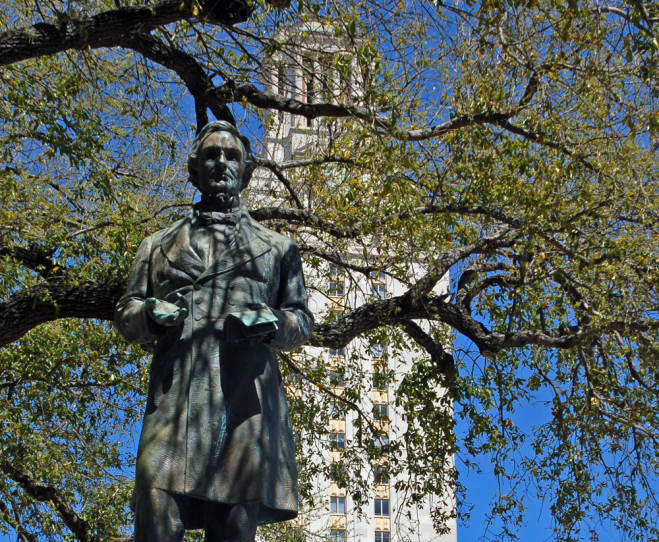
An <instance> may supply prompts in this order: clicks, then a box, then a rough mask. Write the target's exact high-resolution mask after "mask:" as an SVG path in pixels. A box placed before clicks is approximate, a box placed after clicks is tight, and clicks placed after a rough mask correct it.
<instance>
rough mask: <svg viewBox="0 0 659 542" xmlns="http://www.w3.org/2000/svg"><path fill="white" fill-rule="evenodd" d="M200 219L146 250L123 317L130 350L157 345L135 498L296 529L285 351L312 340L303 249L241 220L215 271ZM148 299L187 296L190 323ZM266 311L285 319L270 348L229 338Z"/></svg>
mask: <svg viewBox="0 0 659 542" xmlns="http://www.w3.org/2000/svg"><path fill="white" fill-rule="evenodd" d="M193 220H195V219H194V218H193V217H192V216H191V217H188V218H186V219H183V220H181V221H179V222H177V223H175V224H174V225H172V226H171V227H170V228H167V229H165V230H162V231H159V232H157V233H155V234H153V235H152V236H150V237H148V238H147V239H145V240H144V241H143V242H142V244H141V245H140V247H139V249H138V252H137V256H136V259H135V262H134V264H133V268H132V270H131V272H130V276H129V280H128V284H127V288H126V292H125V294H124V296H123V297H122V298H121V299H120V300H119V302H118V304H117V308H116V317H115V321H116V323H117V327H118V329H119V331H120V333H121V334H122V335H123V336H124V337H125V338H126V340H127V341H128V342H130V343H136V344H142V343H150V342H154V341H155V342H156V346H155V351H154V355H153V360H152V362H151V368H150V375H149V378H150V380H149V392H148V398H147V405H146V413H145V415H144V422H143V426H142V433H141V436H140V442H139V447H138V457H137V472H136V479H135V489H136V495H137V494H138V492H139V491H141V490H148V489H150V488H160V489H164V490H167V491H169V492H172V493H176V494H180V495H185V496H188V497H195V498H199V499H203V500H208V501H215V502H222V503H229V504H231V503H245V502H252V501H259V502H260V503H261V506H260V515H259V523H260V524H266V523H272V522H277V521H284V520H287V519H291V518H293V517H295V516H296V515H297V507H298V502H297V496H298V495H297V468H296V463H295V451H294V445H293V434H292V430H291V424H290V421H289V416H288V406H287V403H286V397H285V394H284V386H283V383H282V378H281V374H280V371H279V366H278V363H277V357H276V350H292V349H295V348H297V347H298V346H300V345H302V344H303V343H304V342H305V341H306V340H307V339H308V338H309V336H310V334H311V327H312V323H313V320H312V316H311V313H310V312H309V310H308V308H307V293H306V289H305V285H304V278H303V274H302V265H301V261H300V255H299V250H298V248H297V246H296V245H295V243H293V242H292V241H291V240H290V239H288V238H286V237H284V236H282V235H279V234H278V233H276V232H273V231H270V230H268V229H266V228H264V227H263V226H261V225H260V224H258V223H257V222H256V221H254V220H253V219H252V218H251V217H250V216H249V213H247V211H246V210H244V209H242V210H241V213H240V218H239V221H238V224H237V226H236V230H235V235H234V236H233V241H231V242H230V244H229V246H228V247H227V248H226V249H225V250H224V251H223V252H221V253H220V254H218V255H217V257H215V258H214V261H213V262H212V263H211V265H210V266H208V267H207V266H205V265H204V264H203V262H202V260H201V258H200V257H199V256H198V255H197V253H196V252H195V251H194V249H193V245H192V244H191V235H193V234H194V228H193ZM148 297H156V298H158V299H163V300H165V301H169V302H171V303H176V302H177V300H180V298H181V297H182V298H183V299H184V300H185V303H186V304H187V306H188V308H189V313H188V316H187V318H186V319H185V320H184V321H183V322H182V324H181V325H179V326H176V327H163V326H160V325H158V324H156V323H155V322H154V321H153V320H152V319H151V318H150V317H149V316H148V315H147V313H146V312H145V307H144V302H145V300H146V299H147V298H148ZM179 304H180V301H179ZM263 304H265V305H267V307H269V308H270V309H271V310H272V312H273V313H274V314H275V315H276V316H277V320H278V322H277V325H278V329H277V331H276V333H275V335H274V337H272V338H271V340H270V341H269V344H265V343H264V342H262V341H260V340H257V339H244V340H239V341H234V340H230V341H228V340H225V339H224V338H223V336H222V331H223V324H224V319H225V318H226V316H227V315H228V314H230V313H241V312H245V311H253V310H255V309H259V308H262V307H263Z"/></svg>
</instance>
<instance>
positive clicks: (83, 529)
mask: <svg viewBox="0 0 659 542" xmlns="http://www.w3.org/2000/svg"><path fill="white" fill-rule="evenodd" d="M0 471H2V472H4V473H5V475H6V476H7V477H8V478H10V479H11V480H13V481H14V482H16V483H17V484H18V485H20V486H21V488H23V490H24V491H25V492H26V493H27V494H28V495H30V497H32V498H33V499H36V500H37V501H40V502H48V503H50V504H51V505H52V506H53V507H54V508H55V510H56V511H57V514H58V515H59V516H60V517H61V518H62V521H64V523H65V524H66V526H67V527H68V528H69V529H70V530H71V532H72V533H73V535H74V536H75V537H76V539H77V540H79V541H80V542H100V539H99V538H98V537H96V536H93V535H91V534H90V533H89V526H88V525H87V522H86V521H85V520H84V519H82V518H81V517H80V516H79V515H78V514H77V513H76V512H75V510H74V509H73V508H72V507H71V505H70V504H69V503H67V502H66V500H65V499H64V497H63V496H62V494H61V493H60V492H59V491H58V490H57V489H55V488H54V487H52V486H45V485H41V484H38V483H37V482H35V481H34V480H33V479H32V478H31V477H30V476H29V475H28V474H26V473H25V472H22V471H20V470H19V469H17V468H16V467H14V466H13V465H12V464H11V463H9V462H8V461H5V460H2V461H0Z"/></svg>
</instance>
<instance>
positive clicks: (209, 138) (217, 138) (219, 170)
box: [188, 120, 256, 196]
mask: <svg viewBox="0 0 659 542" xmlns="http://www.w3.org/2000/svg"><path fill="white" fill-rule="evenodd" d="M255 168H256V162H255V161H254V157H253V156H252V150H251V145H250V143H249V139H247V138H246V137H245V136H243V135H241V134H240V132H239V131H238V129H237V128H236V127H235V126H234V125H233V124H230V123H228V122H226V121H223V120H220V121H214V122H209V123H208V124H207V125H206V126H204V127H203V128H202V129H201V131H200V132H199V133H198V134H197V136H196V137H195V138H194V141H193V142H192V147H191V149H190V154H189V155H188V172H189V174H190V182H191V183H192V184H193V186H195V187H196V188H197V189H198V190H199V191H201V192H202V193H207V194H212V195H215V194H225V195H229V196H235V195H238V193H240V191H242V190H243V189H244V188H245V187H246V186H247V185H248V184H249V181H250V179H251V178H252V173H253V172H254V169H255Z"/></svg>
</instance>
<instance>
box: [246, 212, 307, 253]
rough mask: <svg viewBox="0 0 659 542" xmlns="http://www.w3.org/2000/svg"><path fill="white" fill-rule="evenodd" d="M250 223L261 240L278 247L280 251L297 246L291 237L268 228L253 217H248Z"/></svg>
mask: <svg viewBox="0 0 659 542" xmlns="http://www.w3.org/2000/svg"><path fill="white" fill-rule="evenodd" d="M250 225H251V227H252V229H253V231H254V233H256V235H258V236H259V237H260V238H261V239H262V240H263V241H265V242H266V243H268V244H269V245H270V246H271V247H273V248H276V249H279V251H280V252H282V253H285V252H286V251H287V250H288V249H289V248H291V247H297V244H296V243H295V241H293V239H291V238H290V237H287V236H285V235H282V234H281V233H279V232H276V231H274V230H271V229H268V228H266V227H265V226H263V225H262V224H260V223H259V222H257V221H256V220H254V219H253V218H251V217H250Z"/></svg>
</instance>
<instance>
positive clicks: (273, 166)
mask: <svg viewBox="0 0 659 542" xmlns="http://www.w3.org/2000/svg"><path fill="white" fill-rule="evenodd" d="M258 164H259V165H260V166H261V167H264V168H266V169H269V170H270V171H272V173H274V174H275V177H277V179H278V180H279V182H280V183H281V184H283V185H284V188H285V189H286V191H287V192H288V194H289V196H290V197H291V199H292V200H293V202H294V203H295V205H296V206H297V208H298V209H302V208H303V207H304V205H302V202H301V201H300V198H299V197H298V196H297V194H296V193H295V190H293V185H291V181H290V180H289V179H288V177H286V175H284V174H283V173H282V171H281V168H280V167H279V166H278V165H277V163H276V162H275V161H274V160H263V159H261V160H259V161H258Z"/></svg>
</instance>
